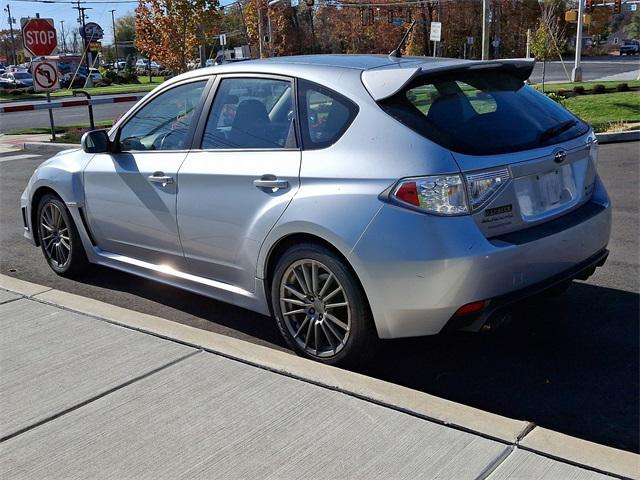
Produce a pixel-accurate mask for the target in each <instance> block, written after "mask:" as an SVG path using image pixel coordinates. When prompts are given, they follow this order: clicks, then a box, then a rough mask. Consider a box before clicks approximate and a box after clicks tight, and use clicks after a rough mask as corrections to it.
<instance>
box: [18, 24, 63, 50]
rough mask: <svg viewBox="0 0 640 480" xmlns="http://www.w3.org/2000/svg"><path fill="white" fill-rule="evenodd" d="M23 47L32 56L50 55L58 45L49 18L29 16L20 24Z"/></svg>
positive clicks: (54, 29)
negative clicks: (29, 17)
mask: <svg viewBox="0 0 640 480" xmlns="http://www.w3.org/2000/svg"><path fill="white" fill-rule="evenodd" d="M22 41H23V43H24V48H25V50H27V51H28V52H30V53H31V54H32V55H33V56H34V57H42V56H47V55H51V54H53V53H54V52H55V51H56V47H57V46H58V35H56V28H55V27H54V26H53V19H51V18H31V19H29V20H27V21H26V22H25V23H24V25H22Z"/></svg>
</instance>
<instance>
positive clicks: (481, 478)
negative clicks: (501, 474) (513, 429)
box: [475, 445, 518, 480]
mask: <svg viewBox="0 0 640 480" xmlns="http://www.w3.org/2000/svg"><path fill="white" fill-rule="evenodd" d="M516 448H518V447H517V446H515V445H509V446H508V447H507V448H505V449H504V450H503V451H502V452H501V453H500V455H498V456H497V457H496V458H495V459H494V460H493V461H492V462H491V463H490V464H489V465H487V466H486V467H485V469H484V470H483V471H482V472H480V474H479V475H478V476H477V477H476V478H475V480H485V479H487V478H489V477H491V475H492V474H493V472H495V471H496V470H497V468H498V467H499V466H500V465H502V464H503V463H504V462H505V461H506V460H507V458H509V456H511V454H512V453H513V452H515V451H516Z"/></svg>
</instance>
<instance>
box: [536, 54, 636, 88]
mask: <svg viewBox="0 0 640 480" xmlns="http://www.w3.org/2000/svg"><path fill="white" fill-rule="evenodd" d="M573 64H574V60H573V59H571V58H569V59H565V61H564V67H563V65H562V63H560V62H559V61H550V62H546V65H545V82H570V81H571V70H572V69H573ZM542 67H543V65H542V62H537V63H536V66H535V67H534V69H533V73H532V74H531V77H530V80H531V82H533V83H540V82H542ZM565 68H566V73H565ZM638 70H640V57H639V56H637V55H636V56H624V57H605V58H597V59H591V58H583V59H582V80H583V81H589V80H598V79H601V78H605V77H609V76H612V75H618V74H621V73H625V72H627V73H631V72H636V75H635V76H634V75H631V77H633V78H632V79H633V80H635V79H636V77H637V72H638ZM567 74H568V77H567Z"/></svg>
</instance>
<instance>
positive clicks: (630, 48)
mask: <svg viewBox="0 0 640 480" xmlns="http://www.w3.org/2000/svg"><path fill="white" fill-rule="evenodd" d="M639 53H640V41H638V40H625V41H623V42H622V45H620V55H638V54H639Z"/></svg>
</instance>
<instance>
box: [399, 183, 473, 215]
mask: <svg viewBox="0 0 640 480" xmlns="http://www.w3.org/2000/svg"><path fill="white" fill-rule="evenodd" d="M391 196H392V197H394V198H395V199H397V200H398V201H400V202H402V203H405V204H409V205H413V206H414V207H416V208H418V209H420V210H423V211H425V212H428V213H434V214H437V215H463V214H466V213H469V207H468V205H467V198H466V194H465V188H464V182H463V181H462V177H461V176H460V175H439V176H433V177H418V178H408V179H404V180H401V181H400V182H399V183H398V185H397V186H396V187H395V188H394V189H393V191H392V194H391Z"/></svg>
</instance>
